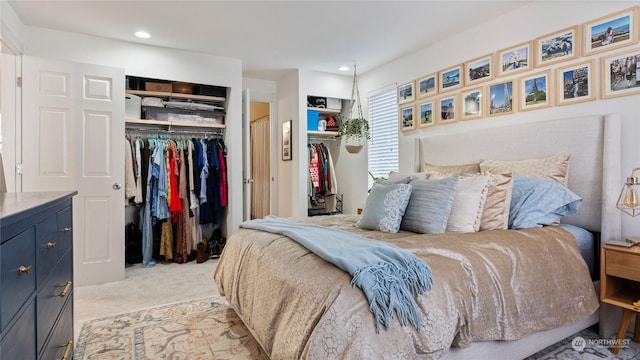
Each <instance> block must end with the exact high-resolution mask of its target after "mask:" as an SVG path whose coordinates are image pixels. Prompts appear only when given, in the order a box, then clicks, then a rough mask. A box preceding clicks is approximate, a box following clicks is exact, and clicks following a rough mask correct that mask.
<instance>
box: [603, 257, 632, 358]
mask: <svg viewBox="0 0 640 360" xmlns="http://www.w3.org/2000/svg"><path fill="white" fill-rule="evenodd" d="M600 261H601V264H602V265H601V266H600V300H602V302H604V303H607V304H611V305H615V306H618V307H621V308H622V309H623V310H624V312H623V314H622V320H620V326H619V327H618V333H617V334H616V343H615V346H614V347H613V349H612V350H611V352H612V353H614V354H617V353H618V349H619V347H620V343H621V342H622V339H623V338H624V334H625V333H626V332H627V328H628V327H629V322H630V321H631V316H632V315H633V314H634V313H636V325H635V328H634V331H633V341H634V342H638V341H639V340H640V316H638V314H639V313H640V306H634V305H633V303H634V302H636V301H638V300H640V246H638V245H635V246H632V247H622V246H616V245H604V246H603V247H602V249H601V257H600Z"/></svg>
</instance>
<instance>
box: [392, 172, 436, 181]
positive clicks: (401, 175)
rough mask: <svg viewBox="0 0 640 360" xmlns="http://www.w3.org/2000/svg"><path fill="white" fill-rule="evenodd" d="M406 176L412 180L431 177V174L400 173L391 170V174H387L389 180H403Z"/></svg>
mask: <svg viewBox="0 0 640 360" xmlns="http://www.w3.org/2000/svg"><path fill="white" fill-rule="evenodd" d="M406 178H411V180H424V179H428V178H429V174H428V173H426V172H419V173H399V172H395V171H390V172H389V176H387V179H388V180H402V179H406Z"/></svg>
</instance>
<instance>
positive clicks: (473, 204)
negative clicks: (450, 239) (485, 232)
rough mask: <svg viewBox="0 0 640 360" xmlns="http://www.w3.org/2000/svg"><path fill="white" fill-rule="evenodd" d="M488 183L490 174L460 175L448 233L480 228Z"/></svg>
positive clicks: (473, 230) (448, 224) (474, 230)
mask: <svg viewBox="0 0 640 360" xmlns="http://www.w3.org/2000/svg"><path fill="white" fill-rule="evenodd" d="M488 185H489V176H488V175H477V176H462V177H460V179H459V180H458V185H457V186H456V195H455V197H454V198H453V206H452V207H451V213H450V214H449V220H448V222H447V232H448V233H465V232H476V231H478V230H480V222H481V220H482V212H483V210H484V204H485V202H486V201H487V188H488Z"/></svg>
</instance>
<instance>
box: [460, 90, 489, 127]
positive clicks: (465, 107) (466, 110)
mask: <svg viewBox="0 0 640 360" xmlns="http://www.w3.org/2000/svg"><path fill="white" fill-rule="evenodd" d="M483 100H484V88H482V87H479V88H475V89H471V90H467V91H464V92H462V94H461V95H460V102H461V104H462V111H461V112H460V118H461V119H462V120H471V119H479V118H481V117H484V105H483Z"/></svg>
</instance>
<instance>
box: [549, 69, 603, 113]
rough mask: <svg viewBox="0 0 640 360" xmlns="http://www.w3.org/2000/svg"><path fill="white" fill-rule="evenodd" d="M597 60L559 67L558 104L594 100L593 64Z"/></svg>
mask: <svg viewBox="0 0 640 360" xmlns="http://www.w3.org/2000/svg"><path fill="white" fill-rule="evenodd" d="M594 63H595V60H589V61H585V62H581V63H579V64H572V65H569V66H565V67H563V68H560V69H557V74H556V84H557V88H556V89H557V90H556V99H557V100H556V104H557V105H570V104H575V103H580V102H584V101H590V100H594V99H595V98H596V96H595V92H594V91H595V87H594V86H593V66H594Z"/></svg>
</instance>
